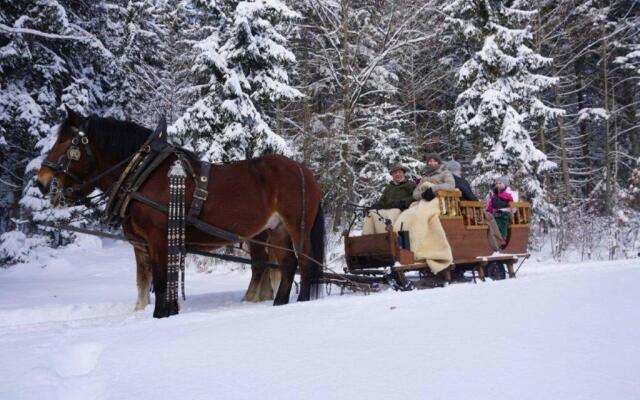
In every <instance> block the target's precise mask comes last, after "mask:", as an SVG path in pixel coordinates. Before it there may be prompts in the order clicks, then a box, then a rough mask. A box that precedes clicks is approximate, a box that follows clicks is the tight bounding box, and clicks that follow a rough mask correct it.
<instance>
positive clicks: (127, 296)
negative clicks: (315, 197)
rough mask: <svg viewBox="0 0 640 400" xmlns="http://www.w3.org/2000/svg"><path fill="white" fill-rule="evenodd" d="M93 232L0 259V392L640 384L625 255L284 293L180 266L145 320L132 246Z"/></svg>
mask: <svg viewBox="0 0 640 400" xmlns="http://www.w3.org/2000/svg"><path fill="white" fill-rule="evenodd" d="M92 241H93V239H84V241H80V242H79V243H78V245H74V246H70V247H69V248H67V249H63V250H59V251H50V250H49V251H47V252H46V253H43V254H41V255H40V259H39V260H36V261H34V262H33V263H31V264H25V265H18V266H14V267H12V268H9V269H7V270H1V271H0V399H3V400H4V399H38V400H41V399H65V400H67V399H170V398H171V399H245V398H246V399H249V398H265V399H271V398H273V399H302V398H304V399H334V398H335V399H360V398H380V399H395V398H399V399H400V398H401V399H407V398H415V399H491V400H496V399H535V400H539V399H621V400H622V399H624V400H629V399H640V379H638V371H639V370H640V318H639V317H640V312H639V310H640V296H639V295H638V287H640V262H638V260H637V259H636V260H628V261H615V262H588V263H579V264H555V263H543V262H533V261H532V262H528V263H526V264H525V265H524V266H523V267H522V269H521V270H520V274H519V276H518V278H517V279H512V280H506V281H500V282H484V283H483V282H480V283H478V284H477V285H474V284H458V285H451V286H449V287H447V288H444V289H434V290H422V291H413V292H403V293H399V292H393V291H385V292H382V293H377V294H372V295H369V296H364V295H345V296H339V295H332V296H328V297H325V298H323V299H321V300H319V301H313V302H308V303H300V304H295V303H294V304H290V305H287V306H283V307H272V306H271V305H270V303H268V302H265V303H261V304H246V303H241V302H240V299H241V297H242V295H243V293H244V289H245V288H246V285H247V283H248V279H249V275H248V273H247V272H242V271H232V272H229V270H228V269H224V271H226V272H222V271H218V272H213V273H210V274H206V273H196V272H195V271H193V270H190V271H188V273H187V301H186V302H185V303H184V304H183V309H182V312H181V314H180V315H178V316H174V317H171V318H169V319H162V320H156V319H153V318H152V316H151V314H152V306H149V307H148V308H147V309H146V310H144V311H143V312H138V313H133V312H132V309H133V305H134V302H135V296H136V290H135V267H134V261H133V253H132V250H131V249H130V248H129V247H128V246H127V245H124V244H120V243H113V242H105V243H103V244H102V245H100V244H99V243H98V242H92ZM335 292H337V291H336V290H334V293H335Z"/></svg>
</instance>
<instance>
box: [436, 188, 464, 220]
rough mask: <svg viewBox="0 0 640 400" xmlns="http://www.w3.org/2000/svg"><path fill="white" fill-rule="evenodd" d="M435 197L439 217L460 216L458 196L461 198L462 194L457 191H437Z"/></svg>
mask: <svg viewBox="0 0 640 400" xmlns="http://www.w3.org/2000/svg"><path fill="white" fill-rule="evenodd" d="M436 196H437V197H438V205H439V206H440V215H442V216H447V217H459V216H460V215H461V213H460V196H462V193H460V191H459V190H454V191H452V192H445V191H439V192H437V193H436Z"/></svg>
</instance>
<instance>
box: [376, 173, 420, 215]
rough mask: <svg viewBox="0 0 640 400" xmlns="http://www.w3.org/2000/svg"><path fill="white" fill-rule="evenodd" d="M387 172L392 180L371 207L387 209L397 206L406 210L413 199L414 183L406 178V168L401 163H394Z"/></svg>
mask: <svg viewBox="0 0 640 400" xmlns="http://www.w3.org/2000/svg"><path fill="white" fill-rule="evenodd" d="M389 173H390V174H391V177H392V178H393V180H392V181H391V182H389V184H388V185H387V186H386V187H385V188H384V190H383V191H382V196H380V199H379V200H378V201H377V202H376V203H375V204H374V205H373V208H377V209H388V208H399V209H400V210H406V209H407V208H409V205H410V204H411V203H413V202H414V201H415V200H414V199H413V189H415V188H416V184H415V182H413V181H409V180H407V176H406V174H407V168H406V167H404V166H403V165H402V164H394V165H392V166H391V168H389Z"/></svg>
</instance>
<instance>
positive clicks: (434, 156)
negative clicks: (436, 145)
mask: <svg viewBox="0 0 640 400" xmlns="http://www.w3.org/2000/svg"><path fill="white" fill-rule="evenodd" d="M431 159H434V160H437V161H438V163H440V164H442V158H440V154H438V153H427V154H426V155H425V156H424V161H425V162H427V161H429V160H431Z"/></svg>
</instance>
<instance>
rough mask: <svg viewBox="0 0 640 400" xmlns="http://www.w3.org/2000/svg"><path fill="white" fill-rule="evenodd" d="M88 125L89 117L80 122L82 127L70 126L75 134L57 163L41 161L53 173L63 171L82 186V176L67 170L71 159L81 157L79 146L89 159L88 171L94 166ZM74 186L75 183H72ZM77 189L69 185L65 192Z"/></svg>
mask: <svg viewBox="0 0 640 400" xmlns="http://www.w3.org/2000/svg"><path fill="white" fill-rule="evenodd" d="M88 127H89V119H88V118H86V119H85V120H84V121H83V123H82V128H80V129H78V128H76V127H72V128H71V129H72V131H74V132H75V133H76V136H75V137H74V138H73V139H71V144H70V145H69V148H67V150H66V151H65V152H64V153H63V154H62V155H61V156H60V158H59V159H58V162H57V163H54V162H52V161H49V160H44V161H42V165H43V166H45V167H48V168H51V169H52V170H53V172H54V173H56V174H58V173H63V174H65V175H66V176H68V177H69V178H71V180H73V181H74V182H75V183H76V184H77V185H78V186H80V187H82V186H83V185H84V182H83V180H82V178H80V177H79V176H78V175H77V174H75V173H74V172H72V171H70V170H69V167H70V166H71V162H72V161H79V160H80V159H81V158H82V151H81V150H80V146H82V147H83V148H84V151H85V153H86V154H87V157H88V159H89V164H90V167H89V170H88V172H93V171H94V170H95V168H96V159H95V157H94V155H93V151H91V147H90V146H89V138H88V137H87V136H86V133H85V132H86V131H87V128H88ZM74 186H75V185H74ZM76 190H78V188H76V187H71V188H67V189H65V192H66V193H69V194H72V193H73V192H74V191H76Z"/></svg>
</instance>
